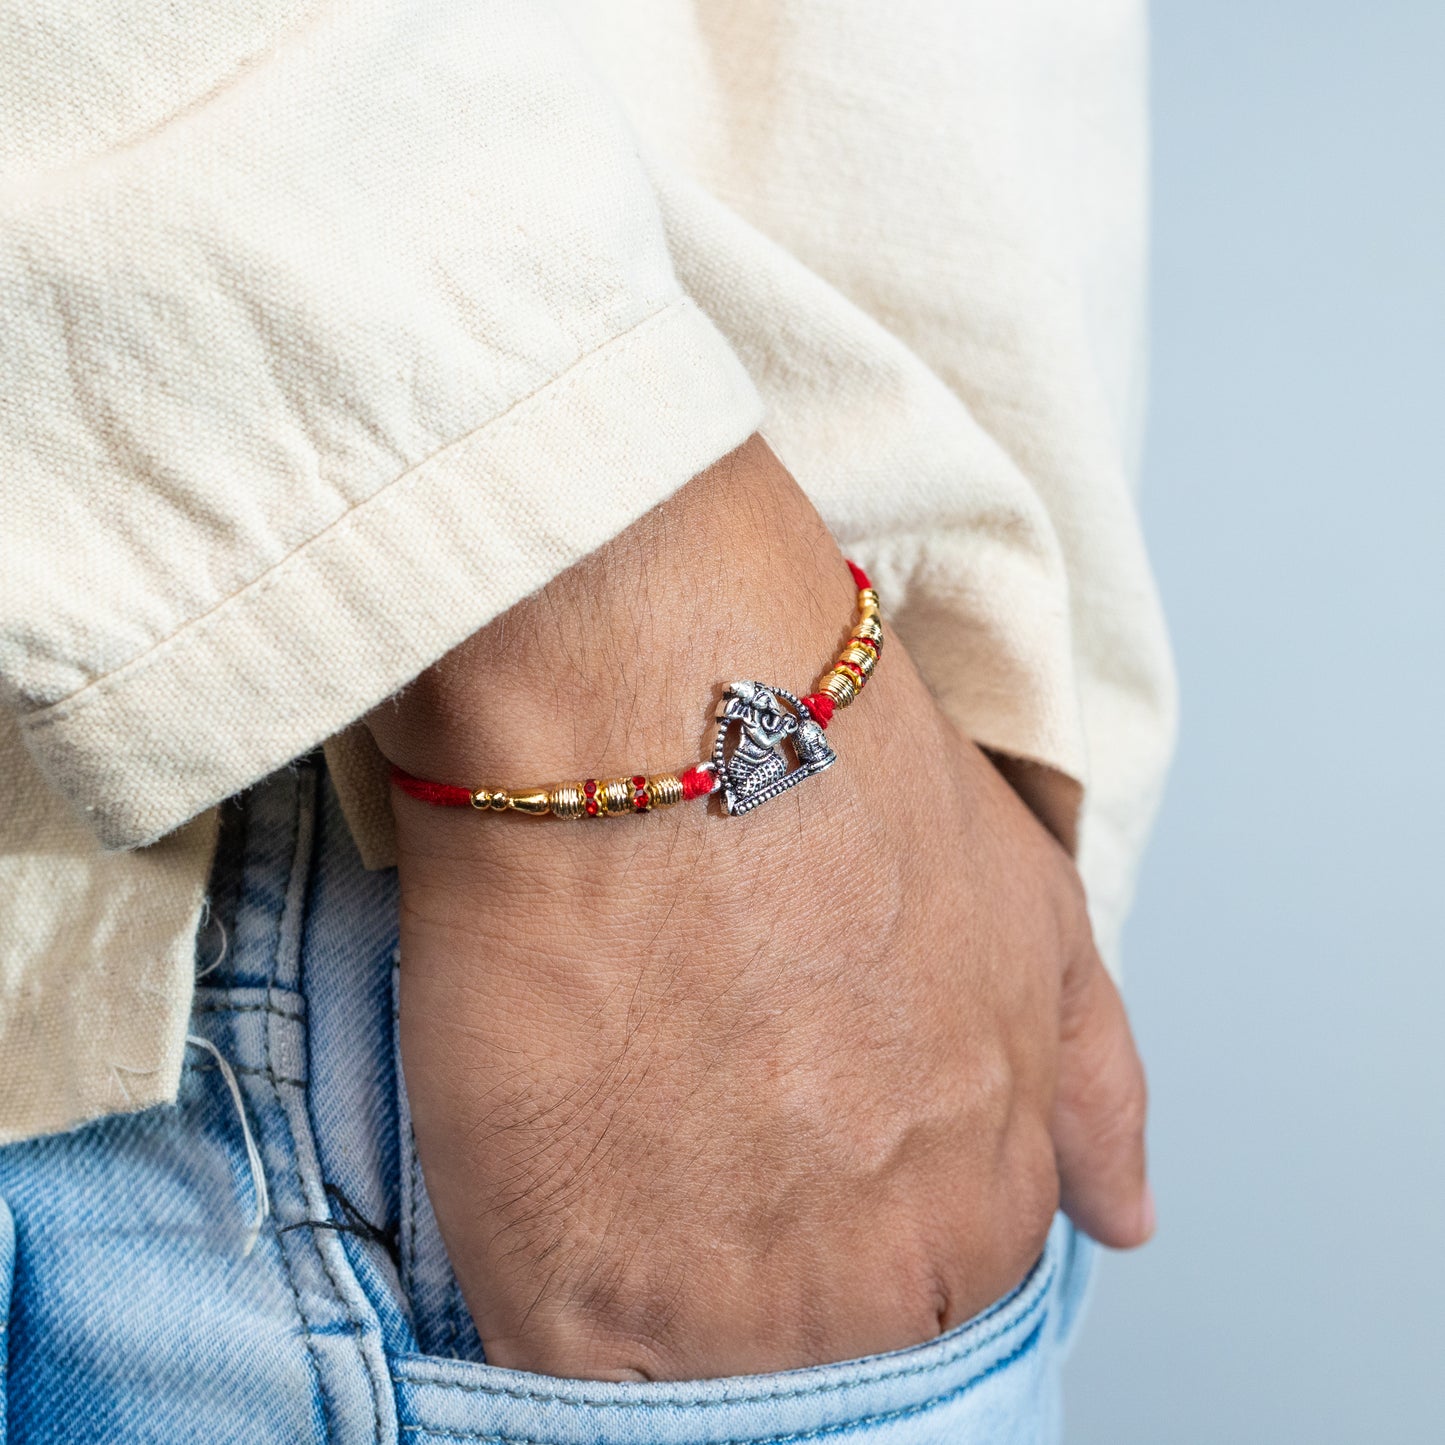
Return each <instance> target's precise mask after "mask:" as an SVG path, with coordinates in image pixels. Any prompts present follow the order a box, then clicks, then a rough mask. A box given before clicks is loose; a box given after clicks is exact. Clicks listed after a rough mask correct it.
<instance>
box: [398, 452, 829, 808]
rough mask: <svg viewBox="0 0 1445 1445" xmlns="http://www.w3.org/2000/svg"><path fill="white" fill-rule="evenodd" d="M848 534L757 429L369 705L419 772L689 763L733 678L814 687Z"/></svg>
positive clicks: (533, 779)
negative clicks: (840, 537)
mask: <svg viewBox="0 0 1445 1445" xmlns="http://www.w3.org/2000/svg"><path fill="white" fill-rule="evenodd" d="M852 605H853V589H852V586H851V584H850V581H849V578H848V574H847V571H846V569H845V568H844V566H843V562H842V559H841V556H840V554H839V552H838V549H837V546H836V544H835V543H834V542H833V540H832V538H831V537H830V536H829V534H828V532H827V530H826V528H825V527H824V525H823V523H822V521H821V519H819V517H818V515H817V513H816V512H815V511H814V510H813V508H812V506H811V505H810V504H809V503H808V501H807V499H806V498H805V497H804V496H803V495H802V493H801V492H800V491H799V489H798V487H797V484H796V483H795V482H794V481H793V480H792V478H791V477H790V476H789V475H788V473H787V471H786V469H785V468H784V467H783V466H782V464H781V463H780V462H778V460H777V459H776V458H775V457H774V456H773V454H772V453H771V451H770V450H769V449H768V448H767V446H766V444H765V443H763V442H762V441H761V439H759V438H753V439H752V440H751V441H750V442H748V443H747V444H745V445H744V446H743V447H741V448H739V449H738V451H736V452H734V453H732V454H731V455H730V456H729V457H726V458H724V459H723V460H722V461H721V462H719V463H718V464H717V465H716V466H714V467H712V468H710V469H709V470H708V471H707V472H705V473H703V474H702V475H701V476H699V477H697V478H695V479H694V480H693V481H692V482H690V483H689V484H688V485H687V486H686V487H684V488H682V489H681V490H680V491H679V492H677V493H676V494H675V495H674V496H673V497H671V498H669V499H668V501H667V502H665V503H663V504H662V505H661V506H659V507H658V508H656V509H655V510H654V511H653V512H650V513H649V514H647V516H645V517H643V518H641V519H640V520H639V521H638V522H637V523H635V524H634V525H633V526H632V527H630V528H628V529H627V530H626V531H625V532H624V533H622V534H620V535H619V536H618V537H616V538H614V539H613V540H612V541H611V542H609V543H608V544H607V545H606V546H605V547H603V548H601V549H600V550H599V551H598V552H596V553H593V554H592V555H591V556H589V557H587V558H586V559H584V560H583V561H582V562H580V563H579V564H577V566H575V567H573V568H571V569H570V570H569V571H568V572H565V573H563V574H562V575H561V576H559V577H557V578H555V579H554V580H553V581H552V582H551V583H550V584H549V585H548V586H547V587H546V588H544V589H543V590H542V591H541V592H540V593H538V594H536V595H535V596H533V597H530V598H527V599H526V600H524V601H523V602H521V603H519V604H518V605H517V606H516V607H514V608H513V609H512V610H511V611H509V612H508V613H506V614H504V615H503V616H502V617H501V618H498V619H497V620H496V621H495V622H493V623H492V624H490V625H489V626H488V627H487V628H484V629H483V630H482V631H481V632H479V633H478V634H477V635H476V636H474V637H473V638H471V639H469V640H468V641H467V642H466V643H464V644H463V645H462V646H461V647H460V648H457V649H456V650H455V651H454V652H452V653H450V654H448V656H447V657H445V658H443V659H442V660H441V661H440V662H439V663H437V664H436V665H435V666H434V667H432V668H431V669H429V670H428V671H427V672H426V673H425V674H423V675H422V676H421V677H420V678H418V679H417V681H416V682H415V683H414V684H413V685H412V686H411V687H410V688H408V689H407V690H406V691H405V692H403V693H402V694H401V695H399V696H398V697H397V698H394V699H392V700H390V701H389V702H387V703H385V704H383V705H382V706H381V707H380V708H378V709H377V710H376V711H375V712H374V713H373V714H372V716H371V718H370V719H369V721H370V724H371V727H372V731H373V734H374V735H375V736H376V738H377V741H378V744H379V745H380V746H381V749H382V751H383V752H384V753H385V754H386V755H387V757H388V758H390V759H391V761H393V762H394V763H397V764H399V765H400V766H401V767H403V768H405V769H406V770H407V771H409V772H414V773H418V774H419V775H422V776H427V777H437V778H445V779H446V780H447V781H453V782H474V783H476V782H482V781H488V782H492V783H497V784H502V785H509V784H511V785H517V784H532V783H544V782H548V781H554V780H558V779H565V778H570V777H573V776H581V775H582V774H584V773H585V774H588V775H597V776H601V775H604V774H609V773H622V774H629V773H633V772H637V771H639V770H641V771H647V772H663V771H678V770H681V769H682V768H684V767H687V766H689V765H690V764H691V763H694V762H696V761H697V760H698V759H699V758H701V757H703V756H704V755H705V753H706V751H707V749H708V747H709V746H710V743H711V732H712V721H711V710H712V705H713V704H714V703H715V702H716V700H717V696H718V689H719V687H720V685H721V684H722V683H724V682H726V681H728V680H730V679H731V678H732V677H764V678H770V679H774V680H778V681H784V682H785V681H786V680H796V683H797V685H798V686H799V688H806V686H807V685H809V684H810V682H811V680H812V679H813V678H815V677H816V675H817V673H818V670H819V667H820V664H822V663H825V662H826V660H827V659H828V657H829V656H830V655H831V653H832V652H833V651H834V650H836V647H837V645H838V642H839V638H840V633H841V632H846V628H847V623H848V621H849V618H850V614H851V608H852Z"/></svg>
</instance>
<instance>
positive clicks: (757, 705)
mask: <svg viewBox="0 0 1445 1445" xmlns="http://www.w3.org/2000/svg"><path fill="white" fill-rule="evenodd" d="M779 699H782V700H784V701H785V702H786V703H787V704H788V706H787V707H784V706H783V703H782V702H780V701H779ZM730 736H731V737H732V738H733V739H734V740H733V742H732V745H731V749H729V739H730ZM790 754H791V756H790ZM837 761H838V755H837V753H835V752H834V751H833V749H832V748H831V747H829V746H828V740H827V739H826V738H825V737H824V736H823V729H822V728H820V727H819V726H818V724H817V722H816V721H815V720H814V718H813V715H812V714H811V713H810V712H809V711H808V709H807V708H806V707H804V706H803V704H802V702H801V701H800V700H799V699H798V698H796V697H794V696H793V694H792V693H790V692H787V691H785V690H784V689H783V688H781V687H767V686H765V685H764V684H763V683H761V682H730V683H729V684H728V685H727V687H726V689H724V691H723V706H722V711H721V712H720V713H718V716H717V741H716V742H715V743H714V744H713V750H712V762H713V768H714V770H715V772H716V773H717V776H718V778H719V780H720V782H721V784H722V799H723V807H724V808H726V809H727V811H728V812H729V813H746V812H747V811H748V809H749V808H756V807H757V806H758V804H759V803H766V802H767V801H768V799H769V798H776V797H777V796H778V794H779V793H785V792H787V790H788V789H789V788H791V787H793V786H794V784H796V783H801V782H802V781H803V779H804V778H811V777H812V776H813V774H814V773H821V772H822V771H823V769H824V768H830V767H832V766H833V764H834V763H836V762H837Z"/></svg>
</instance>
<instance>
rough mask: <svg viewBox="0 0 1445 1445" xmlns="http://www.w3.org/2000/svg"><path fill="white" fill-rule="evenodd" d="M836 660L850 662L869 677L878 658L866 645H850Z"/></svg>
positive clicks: (876, 664)
mask: <svg viewBox="0 0 1445 1445" xmlns="http://www.w3.org/2000/svg"><path fill="white" fill-rule="evenodd" d="M838 661H839V662H851V663H852V664H853V665H854V666H855V667H856V668H857V669H858V670H859V671H860V672H861V673H862V674H863V676H864V677H871V676H872V675H873V669H874V668H875V667H877V666H878V659H877V658H876V657H874V655H873V653H872V651H871V650H870V649H868V648H866V647H850V648H849V649H848V650H847V651H846V652H845V653H844V654H843V655H842V657H840V658H839V659H838Z"/></svg>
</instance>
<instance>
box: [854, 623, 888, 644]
mask: <svg viewBox="0 0 1445 1445" xmlns="http://www.w3.org/2000/svg"><path fill="white" fill-rule="evenodd" d="M848 635H849V636H850V637H866V638H868V639H869V640H870V641H871V642H872V643H873V644H874V645H875V646H876V647H882V646H883V624H882V623H881V622H879V620H878V619H877V618H876V617H865V618H864V619H863V621H862V622H860V623H859V624H858V625H857V627H855V628H854V629H853V631H852V632H851V633H849V634H848Z"/></svg>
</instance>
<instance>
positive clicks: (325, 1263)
mask: <svg viewBox="0 0 1445 1445" xmlns="http://www.w3.org/2000/svg"><path fill="white" fill-rule="evenodd" d="M305 781H306V779H304V778H303V777H301V776H300V774H299V770H298V775H297V780H296V794H297V796H296V808H295V812H294V814H293V818H294V824H293V827H292V833H291V860H292V861H291V876H290V878H289V879H288V880H287V888H286V901H285V904H284V905H283V907H282V911H281V915H280V917H279V919H278V922H277V925H276V950H275V952H274V953H273V955H272V959H271V978H270V987H271V988H275V987H276V969H277V967H278V965H279V964H280V959H281V940H282V938H283V937H285V935H286V924H287V922H288V921H289V916H290V910H291V908H292V905H293V904H294V903H295V901H296V897H295V892H294V891H293V890H294V889H295V887H296V870H297V869H298V868H299V867H301V859H300V848H301V816H302V813H303V812H305V811H306V810H307V808H308V807H309V808H310V809H311V813H312V818H313V820H314V818H315V798H316V787H315V779H314V775H312V778H311V782H312V788H311V797H310V799H309V800H308V799H306V798H303V797H302V796H301V793H302V789H303V787H304V784H305ZM310 836H311V850H310V855H309V856H308V857H307V859H306V864H305V869H306V872H305V877H304V878H303V880H302V885H301V887H302V890H303V891H309V885H310V873H311V867H312V862H313V859H314V856H315V833H314V831H313V832H312V834H311V835H310ZM305 968H306V958H305V950H304V949H303V948H301V947H299V946H298V948H297V953H296V980H295V982H296V992H297V993H298V994H301V995H302V997H304V996H305V995H304V993H303V992H302V990H303V984H304V979H305ZM273 1012H276V1011H273ZM298 1022H299V1020H298ZM303 1027H304V1025H303ZM264 1032H265V1035H266V1067H267V1068H268V1069H270V1068H271V1067H272V1066H271V1023H270V1020H269V1019H268V1020H267V1022H266V1027H265V1030H264ZM307 1047H308V1050H309V1047H310V1041H309V1038H308V1040H307ZM271 1092H272V1094H273V1095H274V1096H275V1099H276V1104H277V1107H278V1108H279V1109H280V1110H281V1117H282V1119H283V1120H284V1121H285V1124H286V1134H287V1137H288V1138H289V1139H290V1141H291V1167H292V1169H293V1170H294V1171H295V1174H296V1189H297V1192H298V1193H299V1194H300V1196H301V1201H302V1205H303V1207H304V1205H305V1202H306V1181H305V1179H304V1178H303V1177H302V1174H301V1153H300V1150H299V1148H298V1147H297V1143H296V1131H295V1129H294V1128H293V1127H292V1125H291V1115H290V1114H289V1113H288V1112H287V1109H286V1106H285V1104H283V1103H282V1102H281V1091H280V1090H279V1089H278V1088H276V1087H275V1083H274V1079H273V1083H272V1090H271ZM301 1107H302V1108H303V1109H305V1110H306V1122H307V1127H308V1128H309V1129H310V1130H311V1132H312V1135H313V1137H314V1135H315V1125H314V1124H313V1123H312V1121H311V1111H310V1108H309V1101H308V1099H307V1097H306V1095H305V1094H303V1095H302V1098H301ZM319 1162H320V1161H319V1160H318V1165H319ZM307 1237H308V1238H309V1239H310V1240H311V1247H312V1248H313V1249H314V1250H315V1251H316V1257H317V1259H318V1260H320V1262H321V1270H322V1273H323V1274H325V1276H326V1279H327V1283H329V1284H330V1286H331V1293H332V1297H333V1298H334V1299H335V1301H336V1305H337V1307H338V1308H339V1309H340V1310H341V1313H342V1315H343V1316H344V1317H345V1319H346V1322H347V1324H349V1325H350V1326H351V1332H352V1335H353V1336H354V1337H355V1340H356V1353H357V1355H358V1356H359V1357H360V1360H361V1372H362V1374H363V1375H364V1376H365V1377H366V1388H367V1393H368V1394H369V1395H370V1396H371V1421H372V1429H373V1433H374V1438H375V1440H376V1442H377V1445H381V1396H380V1391H379V1389H378V1387H377V1381H376V1380H375V1378H374V1377H373V1375H372V1372H371V1365H370V1364H369V1362H368V1361H367V1359H366V1351H365V1349H364V1347H363V1341H364V1339H365V1336H366V1325H365V1322H364V1321H362V1320H360V1319H358V1318H357V1317H356V1315H355V1314H354V1313H353V1312H352V1309H351V1306H350V1304H349V1303H348V1302H347V1300H346V1297H345V1295H344V1294H343V1293H342V1289H341V1286H340V1284H339V1283H338V1282H337V1279H336V1275H335V1273H334V1272H333V1270H332V1268H331V1261H330V1260H329V1259H328V1258H327V1255H326V1249H325V1247H324V1246H323V1244H322V1242H321V1241H320V1239H318V1237H317V1234H316V1231H314V1230H311V1231H309V1232H308V1235H307Z"/></svg>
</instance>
